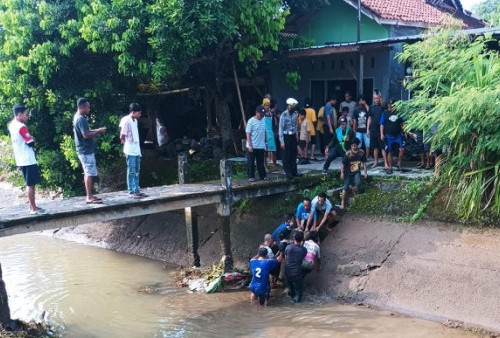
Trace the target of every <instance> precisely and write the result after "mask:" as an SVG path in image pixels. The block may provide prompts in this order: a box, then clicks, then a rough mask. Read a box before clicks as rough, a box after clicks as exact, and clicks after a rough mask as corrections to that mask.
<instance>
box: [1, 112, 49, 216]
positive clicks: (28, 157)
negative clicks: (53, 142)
mask: <svg viewBox="0 0 500 338" xmlns="http://www.w3.org/2000/svg"><path fill="white" fill-rule="evenodd" d="M13 111H14V119H13V120H12V121H11V122H10V123H9V133H10V139H11V141H12V148H13V149H14V157H15V159H16V165H17V166H18V167H19V169H21V171H22V173H23V177H24V181H25V182H26V187H27V195H28V201H29V205H30V214H31V215H41V214H45V210H44V209H42V208H39V207H38V206H37V205H36V203H35V185H36V184H39V183H40V182H41V181H42V179H41V177H40V169H39V168H38V164H37V162H36V158H35V151H34V150H33V148H34V147H35V140H34V139H33V136H31V134H30V132H29V130H28V127H26V124H25V123H26V122H28V117H29V111H28V109H27V108H26V107H25V106H24V105H22V104H16V105H15V106H14V108H13Z"/></svg>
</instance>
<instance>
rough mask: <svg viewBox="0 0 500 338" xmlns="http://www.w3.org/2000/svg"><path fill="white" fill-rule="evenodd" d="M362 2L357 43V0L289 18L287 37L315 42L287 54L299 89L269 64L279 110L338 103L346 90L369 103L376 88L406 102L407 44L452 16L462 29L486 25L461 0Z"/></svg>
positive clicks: (340, 1) (333, 2) (335, 1)
mask: <svg viewBox="0 0 500 338" xmlns="http://www.w3.org/2000/svg"><path fill="white" fill-rule="evenodd" d="M360 2H361V7H360V8H359V12H360V13H361V16H360V17H361V20H360V25H359V28H360V29H359V39H358V1H357V0H354V1H352V0H331V1H330V4H329V5H328V6H326V7H324V8H321V9H318V10H315V11H312V12H308V13H302V14H300V15H297V14H293V13H292V14H291V15H290V17H289V18H288V21H287V25H286V29H285V31H284V32H283V34H286V35H288V36H302V37H304V38H307V39H310V40H311V41H313V44H312V45H311V46H310V47H307V48H300V49H295V50H292V51H290V53H289V57H290V58H292V59H294V60H295V61H296V64H297V69H298V72H299V74H300V77H301V80H300V82H299V85H298V89H293V88H291V87H290V86H289V85H288V84H287V83H286V80H285V73H286V72H285V70H284V69H281V68H280V66H279V64H278V63H276V64H273V63H271V64H270V67H269V75H270V81H269V82H270V90H271V92H272V93H273V97H274V98H275V99H276V101H277V102H278V104H279V105H280V106H283V102H285V100H286V98H287V97H295V98H296V99H297V100H298V101H299V104H301V103H303V101H304V98H306V97H310V98H312V101H313V106H314V107H315V108H316V109H317V108H319V107H320V106H322V105H323V104H324V102H325V100H326V99H327V98H328V97H332V96H333V97H337V98H338V101H339V102H340V101H341V99H342V98H343V96H344V93H345V92H347V91H348V92H350V93H351V95H352V96H353V97H358V95H359V94H360V92H359V91H360V90H361V91H362V92H361V93H362V94H364V95H365V97H367V98H368V101H369V102H371V96H372V93H373V90H374V89H378V90H380V91H381V92H382V95H383V96H384V97H385V98H389V97H392V98H395V99H407V98H408V93H407V92H406V91H405V90H404V87H403V81H404V79H405V76H406V77H408V76H411V67H410V65H403V64H400V63H399V62H397V61H396V60H395V55H396V54H397V53H398V52H399V51H401V50H402V48H403V44H404V43H411V42H412V41H416V40H418V39H420V38H421V34H422V33H425V31H426V30H427V29H429V28H431V27H433V26H437V25H440V24H442V23H444V22H446V21H447V20H448V21H449V20H451V19H452V18H454V19H456V20H458V21H459V22H461V23H462V25H463V27H464V29H473V28H482V27H484V26H485V23H484V21H482V20H480V19H477V18H474V17H473V16H472V15H471V13H470V12H467V11H466V10H464V9H463V8H462V5H461V3H460V1H459V0H361V1H360ZM360 78H361V81H362V82H361V83H362V85H360V83H359V82H358V79H360Z"/></svg>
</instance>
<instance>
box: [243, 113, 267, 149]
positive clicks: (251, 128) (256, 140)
mask: <svg viewBox="0 0 500 338" xmlns="http://www.w3.org/2000/svg"><path fill="white" fill-rule="evenodd" d="M245 131H246V133H247V134H249V135H250V140H252V148H253V149H266V122H265V121H264V119H260V120H258V119H257V118H256V117H255V116H254V117H252V118H251V119H250V120H248V122H247V129H246V130H245ZM247 148H249V144H248V140H247Z"/></svg>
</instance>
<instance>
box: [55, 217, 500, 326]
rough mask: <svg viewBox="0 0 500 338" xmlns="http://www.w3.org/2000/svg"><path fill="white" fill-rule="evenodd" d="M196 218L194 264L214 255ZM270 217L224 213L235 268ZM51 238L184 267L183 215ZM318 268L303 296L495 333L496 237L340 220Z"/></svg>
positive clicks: (208, 225) (436, 226)
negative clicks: (228, 220)
mask: <svg viewBox="0 0 500 338" xmlns="http://www.w3.org/2000/svg"><path fill="white" fill-rule="evenodd" d="M198 212H199V214H200V218H199V227H200V250H199V253H200V256H201V263H202V265H204V266H206V265H210V264H212V263H216V262H218V261H219V259H220V243H219V235H220V234H219V232H218V227H217V219H216V213H215V210H214V209H213V208H210V207H206V208H202V209H198ZM279 221H280V220H276V219H272V218H268V217H262V216H261V217H258V216H250V215H245V216H241V217H234V219H233V222H232V244H233V253H234V258H235V261H236V263H237V264H239V265H241V266H245V265H246V262H247V260H248V258H249V257H250V256H253V255H254V254H255V251H256V248H257V246H258V244H259V243H260V242H261V240H262V237H263V236H264V234H265V233H266V232H269V231H271V230H272V229H273V228H274V227H275V226H277V225H278V224H279ZM55 236H56V237H59V238H64V239H69V240H75V241H78V242H80V243H85V244H91V245H98V246H102V247H107V248H110V249H114V250H118V251H123V252H128V253H132V254H137V255H141V256H145V257H149V258H154V259H159V260H164V261H167V262H172V263H177V264H181V265H184V266H186V265H187V264H188V263H189V259H188V255H187V250H186V235H185V228H184V214H183V213H182V212H170V213H164V214H157V215H151V216H147V217H141V218H136V219H131V220H127V221H125V220H123V221H116V222H108V223H99V224H87V225H82V226H78V227H76V228H67V229H61V230H59V231H57V232H56V233H55ZM321 250H322V263H323V264H322V266H323V269H322V271H321V272H319V273H316V272H313V273H311V274H310V275H309V276H308V278H307V279H306V285H307V292H309V293H314V294H320V295H327V296H330V297H332V298H334V299H340V300H345V301H348V302H362V303H365V304H369V305H373V306H376V307H379V308H382V309H387V310H391V311H396V312H399V313H403V314H408V315H412V316H416V317H420V318H425V319H430V320H435V321H440V322H446V321H452V322H456V323H461V322H463V323H464V324H465V325H470V326H479V327H482V328H485V329H488V330H492V331H496V332H500V313H499V312H498V304H500V296H499V295H498V285H500V231H499V230H471V229H464V228H459V227H453V226H452V225H449V224H440V223H430V222H427V223H416V224H405V223H396V222H390V221H376V220H372V219H371V218H368V217H358V216H354V215H349V214H348V215H345V216H344V217H343V220H342V222H341V223H340V224H339V225H338V226H337V227H336V228H335V229H334V230H333V231H331V232H330V233H329V235H328V237H327V238H326V239H325V240H324V241H323V243H322V244H321Z"/></svg>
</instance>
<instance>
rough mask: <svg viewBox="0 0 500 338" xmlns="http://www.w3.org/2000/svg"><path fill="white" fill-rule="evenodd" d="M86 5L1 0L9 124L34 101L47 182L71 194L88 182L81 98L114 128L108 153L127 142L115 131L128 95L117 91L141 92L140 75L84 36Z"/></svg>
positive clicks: (0, 74)
mask: <svg viewBox="0 0 500 338" xmlns="http://www.w3.org/2000/svg"><path fill="white" fill-rule="evenodd" d="M82 7H84V5H83V1H76V2H73V1H34V0H25V1H24V0H23V1H21V0H17V1H1V6H0V26H1V27H2V30H1V31H0V101H1V102H2V103H3V104H4V109H3V110H2V113H1V118H0V121H1V122H2V126H1V128H2V131H3V133H4V134H6V133H7V131H6V124H7V121H8V120H10V119H11V118H12V111H11V107H12V105H13V104H15V103H19V102H23V103H25V104H26V105H27V106H28V107H29V108H31V109H32V113H31V117H30V129H31V131H32V133H33V135H34V137H35V139H36V144H37V145H38V155H37V157H38V160H39V162H40V164H41V169H42V176H43V180H42V182H43V184H44V185H45V186H48V187H52V188H55V187H63V188H64V190H65V193H66V194H71V193H72V191H73V190H74V188H75V187H76V186H78V187H81V186H82V184H81V182H80V177H79V175H78V174H77V172H76V170H75V169H76V167H77V166H78V162H77V160H76V154H75V149H74V145H73V141H72V137H71V136H72V115H73V113H74V111H75V109H76V107H75V106H76V105H75V100H76V99H77V98H78V97H81V96H87V97H88V98H89V99H90V100H91V102H92V111H93V115H92V119H93V121H94V122H96V123H99V124H104V125H107V126H108V128H109V131H110V133H109V134H108V135H106V136H105V137H103V138H101V139H100V141H101V143H100V145H99V147H100V149H101V150H102V151H101V152H98V155H99V156H100V157H101V159H102V158H103V157H104V158H105V157H107V156H116V154H117V152H118V149H119V146H118V144H117V143H116V142H114V141H113V138H114V137H115V135H113V134H114V133H113V131H114V130H116V129H117V127H116V125H117V121H118V112H119V111H120V110H121V109H122V107H123V105H124V102H123V96H120V95H117V94H121V93H126V94H128V95H130V93H131V92H132V93H133V92H134V91H135V90H134V87H135V85H134V80H133V79H131V78H127V77H125V76H124V75H121V74H120V73H119V72H118V68H117V63H116V60H115V59H114V58H113V56H112V55H110V54H109V53H108V54H106V53H97V52H93V51H91V50H90V49H89V48H88V46H87V44H86V43H85V41H83V40H82V39H81V36H80V34H81V33H80V30H81V26H82V21H81V20H82V14H81V13H82ZM109 112H112V114H109ZM62 155H63V156H62ZM103 163H104V162H103Z"/></svg>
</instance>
